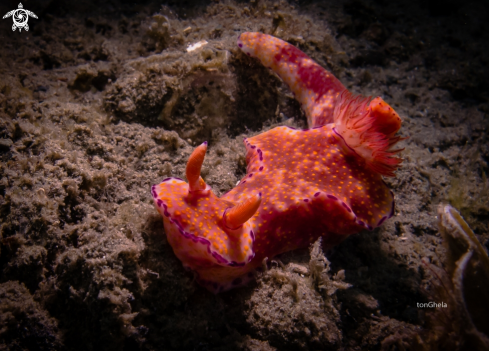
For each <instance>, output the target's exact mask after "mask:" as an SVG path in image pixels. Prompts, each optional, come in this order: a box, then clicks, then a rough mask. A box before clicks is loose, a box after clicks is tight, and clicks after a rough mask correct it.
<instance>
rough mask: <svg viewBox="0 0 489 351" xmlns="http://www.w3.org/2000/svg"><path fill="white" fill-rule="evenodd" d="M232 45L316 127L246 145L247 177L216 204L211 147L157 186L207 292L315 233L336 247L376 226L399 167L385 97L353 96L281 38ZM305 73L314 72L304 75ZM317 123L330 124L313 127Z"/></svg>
mask: <svg viewBox="0 0 489 351" xmlns="http://www.w3.org/2000/svg"><path fill="white" fill-rule="evenodd" d="M238 45H239V46H240V47H241V48H242V49H243V51H245V52H247V53H250V52H251V53H252V54H251V56H255V57H258V58H259V59H260V60H262V62H264V63H265V64H267V65H268V66H269V67H271V68H272V69H273V70H274V71H275V72H277V73H278V74H279V76H280V77H281V78H282V79H283V80H284V81H285V82H286V83H287V84H288V85H289V86H290V87H291V89H292V91H294V92H296V91H297V92H296V96H298V100H299V101H301V102H302V103H303V104H302V105H303V108H304V110H305V111H306V114H307V115H308V117H309V123H310V126H313V128H311V129H307V130H296V129H293V128H290V127H278V128H274V129H272V130H270V131H268V132H265V133H262V134H260V135H257V136H254V137H251V138H247V139H245V141H244V142H245V146H246V150H247V155H246V161H247V164H248V167H247V174H246V176H245V177H244V178H243V179H242V180H241V181H240V182H239V184H238V185H237V186H236V187H235V188H234V189H232V190H231V191H229V192H228V193H227V194H225V195H223V196H222V197H221V198H218V197H217V196H215V195H214V193H213V192H212V190H211V189H210V187H209V186H208V185H206V184H205V182H204V180H203V179H202V178H201V177H200V168H201V166H202V163H203V161H204V157H205V152H206V150H207V143H204V144H202V145H200V146H199V147H197V148H196V149H195V150H194V152H193V153H192V155H191V156H190V158H189V161H188V164H187V170H186V176H187V179H188V180H189V183H186V182H185V181H183V180H181V179H178V178H167V179H165V180H163V181H162V182H161V183H160V184H157V185H153V187H152V189H151V191H152V195H153V198H154V202H155V206H156V208H157V209H158V211H159V212H160V213H161V215H162V216H163V222H164V227H165V231H166V234H167V238H168V241H169V243H170V245H171V246H172V248H173V250H174V252H175V254H176V256H177V257H178V258H179V259H180V260H181V261H182V263H183V264H184V266H186V267H188V268H190V269H192V270H193V271H194V272H196V273H197V275H198V281H199V282H200V283H201V284H202V285H204V286H205V287H207V288H208V289H209V290H211V291H213V292H220V291H224V290H228V289H230V288H232V287H235V286H239V285H242V284H243V283H244V282H246V281H247V280H249V279H250V278H251V277H252V271H253V270H254V269H255V268H257V267H258V266H260V265H261V264H262V262H263V260H264V259H265V258H272V257H273V256H275V255H278V254H280V253H283V252H287V251H290V250H294V249H297V248H301V247H306V246H308V245H310V244H311V243H312V242H314V241H315V240H317V238H319V237H320V236H322V237H323V243H324V244H325V245H327V246H333V245H335V244H338V243H339V242H341V241H342V240H343V239H344V238H346V237H347V236H348V235H351V234H353V233H357V232H359V231H361V230H363V229H368V230H372V229H373V228H375V227H378V226H380V225H381V224H382V223H383V222H384V221H385V220H386V219H388V218H390V217H391V216H392V215H393V212H394V198H393V194H392V192H391V191H390V190H389V189H388V187H387V186H386V184H385V183H384V181H383V180H382V175H385V176H393V175H394V174H393V171H394V170H395V169H396V168H397V166H398V165H399V164H400V162H401V160H400V159H399V158H397V157H395V154H396V153H398V152H399V151H400V150H399V149H396V150H394V149H392V147H393V146H394V144H395V143H397V141H399V140H400V138H399V137H397V136H395V134H396V132H397V131H398V129H399V127H400V118H399V116H398V115H397V114H396V113H395V112H394V111H393V110H392V109H391V108H390V106H389V105H387V104H386V103H385V102H384V101H383V100H382V99H380V98H376V99H373V100H372V99H370V98H363V97H356V96H353V95H352V94H350V93H349V92H348V91H347V90H346V89H345V88H344V87H343V85H341V83H340V82H339V81H338V80H337V79H336V78H335V77H334V76H333V75H332V74H331V73H329V72H327V71H326V70H324V69H323V68H322V67H320V66H319V65H317V64H316V63H314V62H313V61H312V60H311V59H309V58H308V57H307V56H306V55H305V54H304V53H302V52H301V51H300V50H298V49H296V48H295V47H293V46H292V45H290V44H288V43H286V42H284V41H282V40H280V39H277V38H273V37H271V36H268V35H265V34H260V33H243V34H242V35H241V36H240V38H238ZM277 52H280V53H281V54H280V55H277ZM287 52H289V53H290V52H292V53H295V54H294V55H289V56H287ZM297 52H298V53H300V55H299V54H298V53H297ZM284 53H285V54H284ZM299 56H300V57H299ZM266 60H268V61H266ZM270 60H271V61H273V62H274V63H273V62H271V61H270ZM284 66H286V68H284ZM301 67H302V68H301ZM307 67H308V68H309V69H312V70H313V71H314V72H316V73H315V74H313V75H311V74H306V73H304V70H305V69H306V68H307ZM301 70H302V71H301ZM294 72H295V73H294ZM298 72H299V73H298ZM318 76H319V78H318ZM304 77H309V78H310V79H309V80H304ZM314 77H316V78H317V79H319V82H321V83H322V88H321V87H320V86H321V84H318V81H314ZM318 89H319V90H318ZM321 89H322V90H321ZM317 91H320V92H321V93H322V94H323V95H321V96H319V95H318V93H317ZM298 92H300V94H298ZM324 95H328V97H325V96H324ZM311 96H312V97H313V98H310V97H311ZM314 100H316V101H318V102H319V103H318V104H316V105H314V103H313V102H311V101H314ZM318 106H322V107H321V108H318ZM321 121H329V122H332V123H327V124H325V125H321V126H319V125H317V124H320V123H323V122H321Z"/></svg>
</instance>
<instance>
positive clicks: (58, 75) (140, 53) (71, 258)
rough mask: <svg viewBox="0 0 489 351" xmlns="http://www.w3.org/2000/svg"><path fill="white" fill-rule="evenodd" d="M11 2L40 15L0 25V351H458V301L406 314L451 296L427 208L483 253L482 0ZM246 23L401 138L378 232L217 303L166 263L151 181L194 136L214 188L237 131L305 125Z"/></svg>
mask: <svg viewBox="0 0 489 351" xmlns="http://www.w3.org/2000/svg"><path fill="white" fill-rule="evenodd" d="M17 5H18V4H17V3H16V2H14V1H7V3H2V5H1V8H0V9H1V10H2V11H0V12H1V13H2V14H4V13H7V12H8V11H10V10H12V9H15V8H17ZM24 8H26V9H28V10H30V11H32V12H34V13H35V14H36V15H37V16H38V19H34V18H30V19H29V22H28V23H29V27H30V29H29V31H28V32H26V31H22V32H20V33H19V31H18V30H17V31H15V32H12V30H11V24H12V19H11V18H10V19H4V20H2V21H1V22H0V38H1V40H0V43H1V48H0V57H1V58H0V159H1V160H0V161H1V163H0V243H1V246H0V249H1V251H0V270H1V271H0V272H1V273H0V350H139V349H140V350H202V351H203V350H381V349H382V350H411V349H412V350H436V349H446V350H464V349H466V347H467V345H466V344H464V337H463V335H464V323H463V320H461V319H460V318H458V315H457V312H456V310H455V309H454V307H453V306H452V307H451V306H450V304H449V305H448V306H447V308H446V309H430V308H418V307H417V306H419V304H426V303H429V302H431V301H434V302H435V303H441V302H447V301H441V299H443V298H450V296H449V295H450V293H449V291H447V290H446V289H444V287H443V284H442V281H443V279H441V278H440V277H439V276H438V275H436V274H433V272H434V270H433V269H431V268H430V267H431V265H433V266H437V267H440V268H443V266H444V262H445V261H446V252H445V248H444V246H443V245H442V238H441V236H440V233H439V228H438V225H437V218H436V208H437V206H438V204H439V203H450V204H452V205H453V206H454V207H456V208H458V209H459V210H460V211H461V213H462V215H463V216H464V217H465V219H466V220H467V221H468V223H469V224H470V225H471V227H472V229H473V230H474V232H475V233H476V235H477V237H478V239H479V240H480V242H481V243H482V244H483V245H485V247H486V248H487V247H488V242H489V229H488V228H489V204H488V198H489V182H488V180H487V174H488V170H489V167H488V162H489V144H488V139H489V138H488V133H487V131H488V127H489V118H488V114H489V71H488V66H489V55H488V50H489V47H488V46H487V43H488V42H489V34H488V33H489V28H488V27H489V22H487V21H486V19H487V18H488V17H489V13H488V9H487V5H486V4H485V3H484V2H483V1H480V2H477V1H465V2H459V1H453V0H452V1H444V2H438V1H434V0H427V1H403V2H390V1H382V0H378V1H366V0H353V1H340V0H334V1H327V2H326V1H325V2H321V1H267V0H254V1H253V0H252V1H221V2H220V1H200V2H198V1H194V2H192V1H189V2H185V3H183V4H182V3H180V2H177V1H175V2H169V3H166V4H164V5H162V4H161V3H159V2H150V1H146V2H144V3H132V2H127V1H122V0H121V1H116V0H114V1H106V2H103V3H99V2H77V3H76V4H72V3H69V2H63V1H52V0H49V1H48V0H43V1H37V2H30V1H29V2H25V3H24ZM244 31H260V32H264V33H268V34H272V35H275V36H277V37H280V38H282V39H284V40H286V41H288V42H290V43H292V44H294V45H296V46H297V47H299V48H300V49H301V50H303V51H304V52H305V53H306V54H308V55H309V56H311V57H312V58H313V59H314V60H315V61H316V62H318V63H319V64H321V65H322V66H323V67H325V68H327V69H328V70H330V71H331V72H333V73H334V74H335V75H336V76H337V77H338V78H339V79H340V80H341V82H342V83H343V84H344V85H345V86H346V87H347V88H348V89H350V90H351V91H352V92H355V93H361V94H363V95H366V96H381V97H382V98H383V99H384V100H385V101H386V102H387V103H389V104H390V105H391V106H392V107H393V108H394V109H395V110H396V111H397V112H398V113H399V115H400V116H401V118H402V119H403V126H402V128H401V132H400V135H401V136H403V137H409V138H408V139H406V140H405V141H403V142H402V145H401V146H402V147H405V150H404V151H403V152H402V157H403V158H404V162H403V164H402V167H401V168H400V170H399V171H398V172H397V177H396V178H387V179H386V182H387V183H388V185H389V187H390V188H391V189H392V190H393V192H394V194H395V197H396V212H395V215H394V217H393V218H391V219H389V220H388V221H386V222H385V223H384V224H383V225H382V227H381V228H378V229H376V230H374V231H372V232H368V231H364V232H362V233H359V234H356V235H353V236H351V237H350V238H348V239H347V240H345V241H344V242H343V243H342V244H340V245H338V246H337V247H335V248H334V249H333V250H331V251H329V252H325V253H323V252H322V251H321V249H320V247H319V246H318V245H316V246H314V247H313V248H312V249H311V250H308V249H304V250H299V251H295V252H290V253H286V254H283V255H281V256H279V257H276V258H274V259H273V260H270V261H269V262H268V265H267V266H266V267H264V270H263V271H262V272H261V273H260V274H259V277H258V279H257V281H256V282H253V283H251V284H249V285H248V286H246V287H243V288H240V289H235V290H232V291H230V292H226V293H223V294H218V295H213V294H211V293H209V292H208V291H206V290H205V289H204V288H202V287H200V286H199V285H197V284H196V282H195V281H194V277H193V275H192V273H191V272H187V271H185V269H184V268H183V267H182V265H181V263H180V261H179V260H178V259H177V258H176V257H175V256H174V254H173V251H172V249H171V247H170V246H169V245H168V243H167V241H166V238H165V234H164V230H163V225H162V221H161V217H160V216H159V214H158V213H157V211H156V210H155V209H154V207H153V204H152V201H153V200H152V197H151V193H150V186H151V185H152V184H155V183H158V182H159V181H161V180H162V179H163V178H165V177H169V176H175V177H183V175H184V169H185V165H186V161H187V158H188V156H189V155H190V153H191V152H192V150H193V148H194V147H195V146H196V145H198V144H200V143H201V142H203V141H204V140H208V141H209V151H208V154H207V156H206V160H205V164H204V167H203V172H202V175H203V177H204V179H205V180H206V182H207V183H208V184H209V185H211V186H212V188H213V189H214V191H215V192H216V193H217V194H223V193H225V192H226V191H228V190H230V189H231V188H233V187H234V186H235V185H236V183H237V181H238V180H239V179H240V178H241V177H242V176H243V175H244V174H245V172H246V163H245V148H244V145H243V142H242V140H243V138H244V137H249V136H253V135H257V134H259V133H262V132H263V131H266V130H269V129H270V128H272V127H275V126H279V125H289V126H293V127H297V128H305V126H306V122H305V116H304V114H303V112H302V111H301V110H300V107H299V104H298V103H297V101H295V100H294V98H293V96H292V94H291V92H290V91H289V90H288V88H287V87H286V86H285V85H284V84H283V83H282V82H281V81H280V79H278V78H277V76H275V75H274V74H273V73H271V72H270V71H268V70H267V69H266V68H264V67H262V66H261V65H260V64H259V63H258V62H257V61H256V60H254V59H251V58H249V57H247V56H246V55H244V54H243V53H242V52H241V51H240V50H239V49H238V48H237V46H236V39H237V36H238V35H239V34H240V33H242V32H244ZM201 40H206V41H207V44H206V45H205V46H203V47H202V48H200V49H197V50H194V51H191V52H187V50H186V49H187V47H188V46H189V45H190V44H194V43H197V42H199V41H201ZM347 284H349V285H350V287H348V288H346V287H347ZM480 304H481V305H487V304H488V302H487V301H480ZM423 306H425V305H423ZM486 308H487V307H486Z"/></svg>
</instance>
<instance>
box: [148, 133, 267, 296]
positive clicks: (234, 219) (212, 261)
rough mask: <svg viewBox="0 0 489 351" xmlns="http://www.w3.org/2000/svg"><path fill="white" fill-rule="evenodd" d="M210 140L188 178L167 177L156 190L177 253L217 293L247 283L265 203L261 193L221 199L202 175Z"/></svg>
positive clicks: (190, 166) (199, 149) (192, 163)
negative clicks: (256, 222) (254, 221)
mask: <svg viewBox="0 0 489 351" xmlns="http://www.w3.org/2000/svg"><path fill="white" fill-rule="evenodd" d="M206 150H207V143H203V144H202V145H200V146H198V147H197V148H196V149H195V150H194V152H193V153H192V154H191V155H190V157H189V160H188V163H187V168H186V176H187V179H188V181H189V183H186V182H185V181H183V180H181V179H178V178H167V179H164V180H163V181H162V182H161V183H160V184H157V185H153V187H152V188H151V193H152V195H153V199H154V203H155V206H156V208H157V209H158V211H159V212H160V213H161V215H162V217H163V222H164V226H165V232H166V235H167V238H168V241H169V243H170V245H171V246H172V248H173V251H174V252H175V255H176V256H177V257H178V258H179V259H180V260H181V261H182V263H183V265H184V266H186V267H187V268H190V269H192V270H193V271H194V272H196V273H197V274H198V279H199V281H200V283H201V284H202V285H204V286H206V287H207V288H208V289H209V290H211V291H213V292H220V291H224V290H227V289H230V288H232V287H234V286H236V285H239V284H241V283H242V282H243V278H240V279H239V280H236V277H240V275H242V274H245V273H247V272H248V271H249V270H250V269H249V268H248V266H249V265H247V264H248V263H249V262H250V261H251V260H252V259H253V257H254V256H255V253H254V250H253V244H254V241H255V235H254V232H253V229H252V225H251V223H250V218H251V217H253V215H254V214H255V212H256V211H257V210H258V208H259V206H260V203H261V194H255V195H251V196H250V197H249V198H247V199H246V200H244V201H242V202H241V203H236V204H235V203H231V202H229V201H226V200H222V199H220V198H218V197H217V196H216V195H214V193H213V192H212V189H211V188H210V187H209V186H208V185H207V184H206V183H205V182H204V180H203V179H202V177H201V176H200V170H201V167H202V163H203V161H204V157H205V153H206Z"/></svg>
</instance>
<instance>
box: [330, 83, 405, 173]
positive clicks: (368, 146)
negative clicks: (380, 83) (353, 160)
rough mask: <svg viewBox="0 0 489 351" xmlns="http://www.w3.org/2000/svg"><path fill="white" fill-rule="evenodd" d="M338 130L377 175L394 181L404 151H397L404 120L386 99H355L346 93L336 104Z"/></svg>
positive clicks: (358, 97) (335, 112)
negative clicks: (400, 156) (402, 120)
mask: <svg viewBox="0 0 489 351" xmlns="http://www.w3.org/2000/svg"><path fill="white" fill-rule="evenodd" d="M334 123H335V126H334V130H335V132H336V133H338V134H339V135H340V136H341V137H342V138H343V139H344V140H345V142H346V144H347V145H348V146H349V147H350V148H351V149H352V150H354V151H355V152H356V153H357V154H358V155H359V156H361V157H362V158H363V159H364V160H365V161H366V162H367V165H368V166H369V167H370V169H372V170H373V171H375V172H377V173H380V174H382V175H383V176H386V177H394V176H395V174H394V171H395V170H396V169H397V168H398V167H399V165H400V163H401V162H402V158H399V157H397V156H396V155H397V154H398V153H399V152H401V151H402V150H404V149H399V148H395V145H396V144H397V142H399V141H400V140H403V139H405V138H402V137H400V136H397V135H396V133H397V132H398V131H399V129H400V128H401V118H400V117H399V115H398V114H397V113H396V111H394V110H393V109H392V107H390V106H389V105H388V104H387V103H386V102H385V101H384V100H382V98H380V97H377V98H375V99H372V98H371V97H363V96H355V95H353V94H351V93H350V92H348V91H344V92H343V93H342V94H341V95H340V96H339V97H338V100H337V102H336V104H335V110H334Z"/></svg>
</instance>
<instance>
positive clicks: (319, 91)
mask: <svg viewBox="0 0 489 351" xmlns="http://www.w3.org/2000/svg"><path fill="white" fill-rule="evenodd" d="M238 46H239V47H240V48H241V50H242V51H243V52H244V53H246V54H247V55H249V56H252V57H256V58H258V59H259V60H260V61H261V63H262V64H263V65H264V66H266V67H268V68H270V69H272V70H273V71H274V72H275V73H277V74H278V76H279V77H280V78H282V80H283V81H284V82H285V83H286V84H287V85H288V86H289V87H290V89H291V90H292V92H293V93H294V95H295V97H296V99H297V100H298V101H299V102H300V103H301V106H302V108H303V110H304V112H305V113H306V116H307V122H308V125H309V127H310V128H314V127H320V126H323V125H326V124H328V123H332V122H333V112H334V103H335V101H336V99H337V98H338V96H339V95H340V94H341V93H342V92H343V91H345V90H346V88H345V87H344V86H343V84H341V82H340V81H339V80H338V79H337V78H336V77H335V76H334V75H333V74H332V73H331V72H328V71H327V70H325V69H324V68H323V67H321V66H320V65H318V64H317V63H316V62H314V61H313V60H312V59H311V58H310V57H309V56H307V55H306V54H305V53H303V52H302V51H301V50H299V49H297V48H296V47H295V46H293V45H291V44H289V43H287V42H286V41H283V40H281V39H278V38H275V37H272V36H271V35H267V34H263V33H251V32H246V33H242V34H241V35H240V36H239V37H238Z"/></svg>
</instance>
